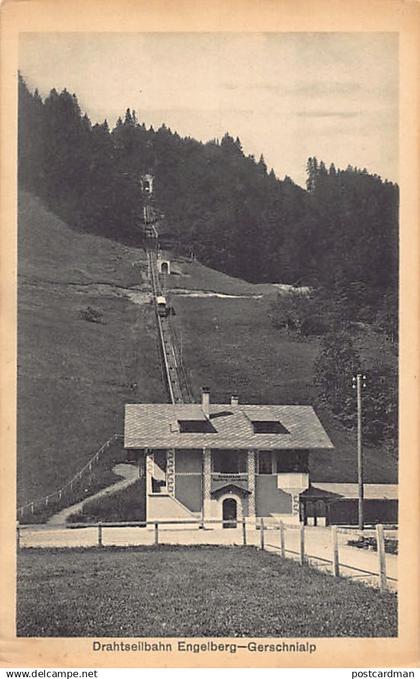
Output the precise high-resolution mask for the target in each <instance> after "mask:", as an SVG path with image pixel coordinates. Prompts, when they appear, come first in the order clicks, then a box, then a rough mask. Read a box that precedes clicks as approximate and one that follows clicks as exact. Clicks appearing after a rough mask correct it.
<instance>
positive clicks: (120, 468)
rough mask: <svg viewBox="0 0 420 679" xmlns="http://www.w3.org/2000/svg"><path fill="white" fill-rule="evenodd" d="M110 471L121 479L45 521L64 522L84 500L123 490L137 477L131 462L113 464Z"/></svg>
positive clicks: (136, 469)
mask: <svg viewBox="0 0 420 679" xmlns="http://www.w3.org/2000/svg"><path fill="white" fill-rule="evenodd" d="M112 471H113V472H114V474H116V475H117V476H122V477H123V478H122V480H121V481H117V482H116V483H113V484H112V485H111V486H107V487H106V488H102V490H100V491H98V492H97V493H95V494H94V495H89V497H86V498H85V499H84V500H82V501H81V502H77V503H76V504H74V505H71V506H70V507H66V508H65V509H62V510H61V512H58V513H57V514H53V516H51V517H50V518H49V519H48V521H47V523H49V524H53V525H54V524H55V525H57V524H64V523H66V521H67V519H68V518H69V517H70V516H71V515H72V514H76V512H79V511H81V510H82V509H83V505H84V504H85V502H88V501H90V500H96V499H97V498H99V497H104V496H105V495H113V494H114V493H117V492H118V491H119V490H123V488H127V486H131V484H132V483H134V482H135V481H136V479H138V478H139V470H138V467H136V466H134V465H132V464H124V463H121V464H117V465H115V467H113V468H112Z"/></svg>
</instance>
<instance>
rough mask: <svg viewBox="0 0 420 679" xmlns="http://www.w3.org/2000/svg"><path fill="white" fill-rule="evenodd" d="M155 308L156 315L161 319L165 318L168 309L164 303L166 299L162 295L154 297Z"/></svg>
mask: <svg viewBox="0 0 420 679" xmlns="http://www.w3.org/2000/svg"><path fill="white" fill-rule="evenodd" d="M156 306H157V312H158V315H159V316H162V317H163V318H166V316H167V315H168V313H169V308H168V305H167V303H166V297H163V296H162V295H160V296H159V297H156Z"/></svg>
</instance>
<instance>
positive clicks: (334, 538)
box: [331, 526, 340, 577]
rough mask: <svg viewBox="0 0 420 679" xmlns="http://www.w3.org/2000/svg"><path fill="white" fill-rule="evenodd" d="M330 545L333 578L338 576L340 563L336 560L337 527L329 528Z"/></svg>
mask: <svg viewBox="0 0 420 679" xmlns="http://www.w3.org/2000/svg"><path fill="white" fill-rule="evenodd" d="M331 543H332V572H333V575H334V576H335V577H338V576H339V575H340V562H339V560H338V540H337V526H331Z"/></svg>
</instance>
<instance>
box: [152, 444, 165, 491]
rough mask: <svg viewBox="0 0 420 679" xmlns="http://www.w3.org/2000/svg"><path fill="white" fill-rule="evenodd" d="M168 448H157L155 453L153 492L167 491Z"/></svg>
mask: <svg viewBox="0 0 420 679" xmlns="http://www.w3.org/2000/svg"><path fill="white" fill-rule="evenodd" d="M166 469H167V455H166V450H155V451H154V454H153V474H152V493H164V492H165V491H166Z"/></svg>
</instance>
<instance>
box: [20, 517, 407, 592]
mask: <svg viewBox="0 0 420 679" xmlns="http://www.w3.org/2000/svg"><path fill="white" fill-rule="evenodd" d="M218 527H219V528H221V529H222V528H224V529H225V530H223V531H222V532H221V533H218V534H215V533H214V528H218ZM88 528H90V529H95V532H94V534H93V535H92V536H90V534H89V536H90V537H89V540H88V542H87V544H86V542H85V543H84V544H83V545H82V546H85V547H93V546H97V547H100V548H103V547H105V546H109V547H111V546H122V545H121V544H120V543H118V542H117V543H115V542H114V543H113V542H112V540H110V539H109V533H108V540H107V541H106V542H107V544H106V545H105V543H104V531H105V530H108V529H111V528H119V529H127V528H140V529H146V530H145V531H143V532H142V533H141V534H140V533H137V534H136V535H133V534H130V535H129V536H128V542H127V538H126V541H125V542H124V546H141V545H145V544H147V545H151V544H152V545H155V546H157V545H163V544H177V545H200V544H201V545H203V544H222V545H223V544H231V542H229V538H230V539H232V538H233V539H234V540H235V542H234V544H241V545H254V546H256V547H257V548H258V549H260V550H266V551H270V552H276V553H278V554H279V555H280V557H281V558H283V559H286V558H292V559H295V560H296V559H297V560H298V562H299V564H300V565H301V566H304V565H310V566H314V565H315V566H318V567H319V564H322V565H323V566H324V567H326V568H327V569H328V570H329V572H330V573H331V574H332V575H333V576H335V577H338V576H340V575H343V574H344V573H343V571H349V570H350V571H354V572H357V573H360V574H361V576H370V577H375V578H377V582H378V584H379V588H380V590H381V591H385V590H386V589H388V582H389V581H394V582H396V581H397V579H396V578H395V577H392V576H390V575H387V572H386V557H385V538H384V535H385V530H384V526H382V525H378V526H376V529H375V533H376V545H377V554H376V563H377V570H367V569H365V568H359V567H358V566H355V565H354V564H353V565H352V564H350V563H344V562H341V561H340V546H339V541H338V533H339V532H343V531H342V530H341V529H340V528H337V526H331V527H330V528H329V529H328V530H329V549H328V551H329V554H325V555H323V556H320V555H319V554H311V553H310V550H308V548H307V529H306V527H305V526H304V525H303V524H301V525H295V524H286V523H284V522H283V521H279V522H276V523H273V522H271V521H270V523H269V524H268V525H267V522H266V521H264V519H263V518H261V519H258V520H257V521H253V522H251V521H250V520H249V519H248V520H247V519H244V520H241V521H236V522H235V528H234V530H229V529H231V528H232V521H231V520H230V521H229V520H228V521H222V520H209V521H205V522H203V521H198V520H194V519H191V520H189V519H186V520H172V521H169V520H167V521H143V522H139V521H123V522H106V523H105V522H104V523H101V522H96V523H74V524H66V525H62V526H58V525H55V524H54V525H48V524H41V525H34V524H28V525H22V524H19V522H18V523H17V546H18V548H22V547H27V546H32V547H36V546H37V544H36V543H37V539H36V537H35V539H34V536H35V535H39V534H41V535H42V534H44V535H45V534H47V533H48V532H50V534H51V533H52V535H53V539H52V540H50V541H49V542H48V544H42V540H41V544H40V545H39V546H41V547H42V546H44V547H54V546H59V547H74V546H81V545H80V544H79V545H75V544H71V543H72V538H71V531H75V530H77V529H88ZM165 528H166V530H167V531H170V532H171V534H172V539H173V531H174V529H176V531H177V540H176V542H175V543H173V542H171V541H170V540H169V542H168V540H165V534H164V533H165ZM171 529H172V530H171ZM200 529H201V532H199V531H200ZM182 530H184V531H186V532H185V533H184V536H182V533H181V532H180V531H182ZM313 530H317V529H312V531H313ZM209 531H210V532H209ZM212 531H213V537H215V538H216V540H215V541H214V540H213V541H210V543H209V542H208V541H207V538H206V536H208V535H209V534H210V535H211V532H212ZM291 531H293V532H294V533H295V535H294V537H295V536H296V534H297V537H298V540H297V545H296V544H295V543H296V540H294V545H293V546H294V548H293V549H292V548H291V546H290V544H288V540H287V536H290V533H291ZM57 532H58V533H59V535H60V536H61V537H58V538H57ZM352 532H355V531H354V530H353V531H352ZM356 532H357V531H356ZM83 533H84V531H82V533H78V535H81V534H83ZM28 534H29V536H30V537H31V536H32V542H33V543H34V544H29V545H28V540H27V539H26V538H25V536H27V535H28ZM95 535H96V538H95ZM120 535H121V533H120ZM312 535H314V533H312ZM54 536H55V538H54ZM84 536H85V537H87V536H86V533H85V534H84ZM146 536H147V537H146ZM66 538H68V539H66ZM217 538H219V539H217ZM54 539H55V540H56V544H54ZM63 539H64V540H63ZM273 540H274V542H275V543H276V544H273ZM63 541H64V544H63ZM30 542H31V540H30V539H29V543H30ZM38 542H39V540H38ZM25 543H26V544H25ZM57 543H58V544H57ZM289 543H290V540H289ZM296 547H297V549H296ZM352 549H355V550H356V548H355V547H354V548H352ZM347 574H348V573H347ZM353 577H355V576H354V575H353Z"/></svg>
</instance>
